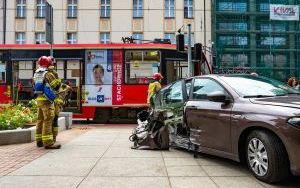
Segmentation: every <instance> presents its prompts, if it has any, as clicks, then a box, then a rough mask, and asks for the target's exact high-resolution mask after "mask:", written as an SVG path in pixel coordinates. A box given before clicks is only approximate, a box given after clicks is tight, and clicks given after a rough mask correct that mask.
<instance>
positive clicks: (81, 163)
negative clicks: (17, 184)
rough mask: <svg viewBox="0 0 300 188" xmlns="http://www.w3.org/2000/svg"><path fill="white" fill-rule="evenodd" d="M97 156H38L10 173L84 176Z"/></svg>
mask: <svg viewBox="0 0 300 188" xmlns="http://www.w3.org/2000/svg"><path fill="white" fill-rule="evenodd" d="M97 160H98V158H75V159H73V158H70V159H51V158H47V157H42V158H39V159H37V160H35V161H33V162H31V163H29V164H28V165H26V166H24V167H22V168H20V169H18V170H16V171H15V172H13V173H11V174H10V175H29V176H30V175H45V176H46V175H53V176H56V175H57V176H58V175H65V176H86V175H87V174H88V172H89V171H90V169H91V168H92V167H93V166H94V165H95V163H96V161H97Z"/></svg>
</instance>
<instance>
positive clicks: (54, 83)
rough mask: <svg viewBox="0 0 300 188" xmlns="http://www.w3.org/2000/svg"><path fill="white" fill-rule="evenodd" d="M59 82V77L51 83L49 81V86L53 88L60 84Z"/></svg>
mask: <svg viewBox="0 0 300 188" xmlns="http://www.w3.org/2000/svg"><path fill="white" fill-rule="evenodd" d="M60 84H61V80H60V79H54V80H53V81H52V82H51V83H50V86H51V87H52V88H55V87H57V86H58V85H60Z"/></svg>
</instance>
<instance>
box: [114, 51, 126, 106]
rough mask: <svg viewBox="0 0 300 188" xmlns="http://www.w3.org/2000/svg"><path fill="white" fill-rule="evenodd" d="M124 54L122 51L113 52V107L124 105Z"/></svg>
mask: <svg viewBox="0 0 300 188" xmlns="http://www.w3.org/2000/svg"><path fill="white" fill-rule="evenodd" d="M122 61H123V53H122V51H121V50H115V51H114V52H113V87H112V92H113V93H112V94H113V95H112V97H113V101H112V102H113V103H112V104H113V105H122V104H123V92H124V91H123V88H122V80H123V63H122Z"/></svg>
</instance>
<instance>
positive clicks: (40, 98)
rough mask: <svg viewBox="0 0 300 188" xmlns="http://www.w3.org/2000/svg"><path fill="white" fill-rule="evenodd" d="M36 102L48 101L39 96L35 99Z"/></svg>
mask: <svg viewBox="0 0 300 188" xmlns="http://www.w3.org/2000/svg"><path fill="white" fill-rule="evenodd" d="M36 100H37V101H47V100H48V99H47V98H46V97H45V96H43V95H39V96H38V97H37V98H36Z"/></svg>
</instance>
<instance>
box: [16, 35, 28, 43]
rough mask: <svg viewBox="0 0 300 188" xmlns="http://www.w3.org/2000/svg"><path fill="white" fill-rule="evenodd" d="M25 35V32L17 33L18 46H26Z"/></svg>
mask: <svg viewBox="0 0 300 188" xmlns="http://www.w3.org/2000/svg"><path fill="white" fill-rule="evenodd" d="M25 42H26V40H25V33H24V32H17V33H16V44H25Z"/></svg>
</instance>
